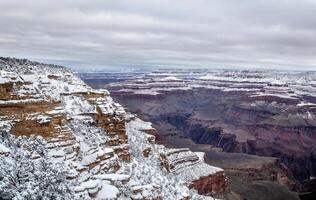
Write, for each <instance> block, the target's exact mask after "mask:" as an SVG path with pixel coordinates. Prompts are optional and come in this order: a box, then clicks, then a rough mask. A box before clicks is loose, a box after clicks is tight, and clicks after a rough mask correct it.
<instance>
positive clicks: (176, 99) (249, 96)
mask: <svg viewBox="0 0 316 200" xmlns="http://www.w3.org/2000/svg"><path fill="white" fill-rule="evenodd" d="M82 76H83V77H89V79H87V82H88V83H89V84H91V85H92V86H94V82H93V79H91V77H92V76H93V75H92V74H91V75H90V76H89V74H83V75H82ZM107 76H108V74H106V73H105V74H104V77H105V81H104V82H105V83H108V80H107V79H106V77H107ZM119 76H121V75H119ZM100 77H101V75H99V77H98V84H97V87H100V85H101V78H100ZM121 77H125V80H123V81H121V82H115V83H111V84H107V85H102V87H105V88H107V89H109V90H110V92H111V94H112V96H113V97H114V98H115V100H117V101H118V102H119V103H121V104H122V105H123V106H124V107H125V108H126V109H128V110H129V111H131V112H135V113H137V114H139V116H140V117H142V118H143V119H145V120H149V121H151V122H153V126H154V127H155V128H156V129H157V132H158V136H157V138H158V140H159V141H160V142H162V143H164V144H168V145H170V146H177V147H186V145H187V143H186V142H187V140H185V138H189V139H191V140H193V141H194V142H195V143H196V144H200V146H199V148H198V149H203V151H205V152H208V150H207V149H206V148H207V147H205V146H203V145H205V144H208V145H210V146H209V147H208V148H210V147H211V148H213V149H214V150H215V151H224V152H223V153H225V152H229V153H246V154H251V155H257V156H260V157H276V158H278V161H277V162H274V161H273V162H272V161H271V163H274V164H273V168H275V169H277V170H280V169H281V170H282V171H283V172H282V173H281V174H282V175H280V176H282V177H284V174H286V176H287V178H284V179H288V180H286V181H280V179H274V181H275V182H277V183H281V184H284V185H288V187H289V188H290V189H294V190H296V191H300V189H299V188H300V187H301V186H300V185H301V184H300V183H303V182H305V181H307V182H313V181H314V178H313V177H315V170H316V168H315V166H316V163H315V160H316V159H315V155H316V154H315V146H316V138H315V136H316V130H315V127H316V123H315V122H316V113H315V108H316V87H315V86H316V84H315V83H316V79H315V77H316V75H315V72H278V71H242V70H157V71H154V72H151V73H149V74H141V75H139V74H138V76H136V77H135V74H132V75H130V76H128V75H127V74H124V75H122V76H121ZM181 143H185V144H181ZM289 144H290V145H289ZM190 145H192V146H193V147H192V146H190V147H191V149H195V148H196V145H195V144H190ZM214 154H216V153H212V155H214ZM208 155H211V153H209V154H208ZM245 157H247V156H245ZM260 157H259V159H260ZM237 159H238V160H239V156H237ZM251 159H253V160H257V158H255V157H251ZM262 160H266V159H265V158H263V159H262ZM223 162H224V161H222V163H219V166H226V165H224V164H223ZM225 162H226V161H225ZM210 163H212V160H210ZM269 163H270V161H269V162H268V163H267V164H268V165H269ZM263 166H264V165H263ZM251 168H252V167H251V166H250V167H246V169H247V170H251ZM261 168H262V167H261ZM263 168H264V167H263ZM263 171H265V170H263ZM267 173H268V174H269V172H267ZM269 176H270V175H269ZM266 177H268V176H266ZM263 180H270V178H268V179H267V178H263ZM284 182H287V183H286V184H285V183H284ZM293 182H296V183H297V184H296V187H293Z"/></svg>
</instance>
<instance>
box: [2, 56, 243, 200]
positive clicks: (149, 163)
mask: <svg viewBox="0 0 316 200" xmlns="http://www.w3.org/2000/svg"><path fill="white" fill-rule="evenodd" d="M175 81H177V79H175ZM175 83H176V82H175ZM0 132H1V134H0V199H14V200H24V199H170V200H174V199H179V200H180V199H182V200H187V199H214V198H219V199H239V195H237V194H235V193H234V192H232V191H231V189H230V185H229V180H228V179H227V176H226V174H225V171H224V170H223V169H221V168H218V167H213V166H211V165H209V164H206V163H205V161H204V158H205V156H204V153H203V152H193V151H191V150H190V149H189V148H167V147H165V146H163V145H160V144H156V143H155V139H156V138H155V137H156V136H158V133H157V130H156V129H154V128H153V127H152V125H151V123H150V122H145V121H143V120H141V119H140V118H138V117H137V116H136V115H134V114H133V113H127V112H125V110H124V109H123V107H122V106H121V105H120V104H118V103H116V102H115V101H113V99H112V98H111V96H110V94H109V92H108V91H107V90H104V89H92V88H91V87H89V86H87V85H86V84H85V83H84V82H83V81H81V80H80V79H79V78H78V77H77V76H75V75H74V74H73V73H72V72H71V71H70V70H68V69H66V68H64V67H61V66H56V65H47V64H42V63H38V62H32V61H29V60H26V59H15V58H0Z"/></svg>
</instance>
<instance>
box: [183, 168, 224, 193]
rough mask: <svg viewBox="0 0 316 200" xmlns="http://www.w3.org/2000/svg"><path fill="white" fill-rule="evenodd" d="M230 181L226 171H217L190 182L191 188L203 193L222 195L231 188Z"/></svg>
mask: <svg viewBox="0 0 316 200" xmlns="http://www.w3.org/2000/svg"><path fill="white" fill-rule="evenodd" d="M228 185H229V183H228V180H227V177H226V176H225V173H224V172H217V173H216V174H212V175H209V176H206V177H201V178H200V179H198V180H195V181H192V182H191V183H190V184H189V187H190V188H194V189H195V190H197V191H198V193H199V194H201V195H222V194H224V193H225V192H227V191H228V190H229V189H228V188H229V187H228Z"/></svg>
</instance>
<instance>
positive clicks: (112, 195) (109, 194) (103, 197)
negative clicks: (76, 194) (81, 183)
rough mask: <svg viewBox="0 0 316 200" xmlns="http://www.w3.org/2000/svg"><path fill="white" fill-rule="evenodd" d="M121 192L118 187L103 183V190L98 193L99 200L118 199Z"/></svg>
mask: <svg viewBox="0 0 316 200" xmlns="http://www.w3.org/2000/svg"><path fill="white" fill-rule="evenodd" d="M119 193H120V191H119V190H118V189H117V187H115V186H113V185H110V184H109V183H108V182H103V184H102V189H101V190H100V191H99V192H98V195H97V199H99V200H111V199H116V198H117V197H118V195H119Z"/></svg>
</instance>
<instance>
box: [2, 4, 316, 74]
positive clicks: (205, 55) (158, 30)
mask: <svg viewBox="0 0 316 200" xmlns="http://www.w3.org/2000/svg"><path fill="white" fill-rule="evenodd" d="M315 13H316V3H315V1H313V0H296V1H294V0H280V1H274V0H262V1H261V0H255V1H254V0H243V1H236V0H194V1H192V0H159V1H155V0H106V1H104V0H93V1H86V0H76V1H75V0H63V1H45V0H28V1H19V0H10V1H0V27H1V28H0V55H2V56H17V57H27V58H31V59H36V60H41V61H49V62H55V63H61V64H66V65H70V66H73V67H78V68H85V67H94V68H102V67H112V68H113V67H131V66H141V67H156V66H167V67H180V66H184V67H254V68H261V67H266V68H275V69H285V68H290V69H297V70H299V69H305V70H316V55H315V54H316V15H315Z"/></svg>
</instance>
